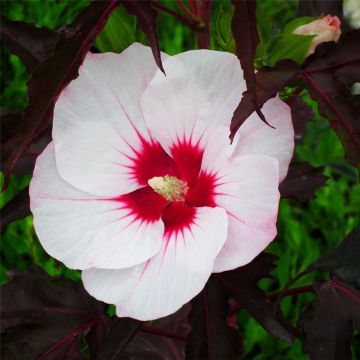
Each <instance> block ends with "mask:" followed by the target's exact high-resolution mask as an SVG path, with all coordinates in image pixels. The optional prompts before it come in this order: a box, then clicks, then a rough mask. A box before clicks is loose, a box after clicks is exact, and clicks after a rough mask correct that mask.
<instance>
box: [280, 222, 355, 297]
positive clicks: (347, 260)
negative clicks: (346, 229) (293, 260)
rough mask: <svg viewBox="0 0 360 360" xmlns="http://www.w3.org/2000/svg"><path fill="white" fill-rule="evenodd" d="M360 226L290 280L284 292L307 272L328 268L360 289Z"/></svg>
mask: <svg viewBox="0 0 360 360" xmlns="http://www.w3.org/2000/svg"><path fill="white" fill-rule="evenodd" d="M359 259H360V226H358V227H356V228H355V229H354V230H353V231H352V232H351V233H350V234H348V235H347V236H346V237H345V239H344V240H343V241H342V242H341V243H340V244H339V245H338V246H337V247H336V248H334V249H332V250H330V251H329V252H328V253H327V254H325V255H324V256H321V257H320V258H319V259H318V260H316V261H314V262H313V263H312V264H310V265H309V266H308V267H307V268H306V269H305V270H304V271H302V272H301V273H299V274H298V275H297V276H296V277H295V278H293V279H292V280H290V281H289V282H288V283H287V284H286V286H285V288H284V289H283V291H282V293H283V292H284V291H286V290H287V289H288V288H289V287H290V286H291V285H293V284H294V283H295V282H296V281H298V280H299V279H301V278H302V277H303V276H305V275H306V274H308V273H310V272H312V271H315V270H318V269H327V270H331V271H332V272H334V273H335V274H336V275H337V276H338V277H339V278H340V279H342V280H344V281H346V282H349V283H352V284H353V285H354V286H356V287H358V288H359V289H360V276H359V275H360V263H359Z"/></svg>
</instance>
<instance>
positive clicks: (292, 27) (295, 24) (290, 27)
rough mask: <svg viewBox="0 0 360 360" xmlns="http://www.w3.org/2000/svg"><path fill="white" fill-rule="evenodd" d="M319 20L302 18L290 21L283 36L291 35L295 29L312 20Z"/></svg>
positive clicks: (307, 17) (312, 17)
mask: <svg viewBox="0 0 360 360" xmlns="http://www.w3.org/2000/svg"><path fill="white" fill-rule="evenodd" d="M317 19H320V17H319V16H318V17H314V16H304V17H300V18H297V19H294V20H292V21H290V22H289V23H288V24H287V25H286V26H285V28H284V31H283V32H284V33H285V34H291V33H292V32H293V31H294V30H295V29H296V28H297V27H299V26H301V25H304V24H308V23H310V22H312V21H314V20H317Z"/></svg>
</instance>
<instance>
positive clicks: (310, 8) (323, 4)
mask: <svg viewBox="0 0 360 360" xmlns="http://www.w3.org/2000/svg"><path fill="white" fill-rule="evenodd" d="M342 3H343V2H342V0H299V8H298V15H299V16H323V15H332V16H337V17H338V18H339V19H340V20H342V19H343V4H342Z"/></svg>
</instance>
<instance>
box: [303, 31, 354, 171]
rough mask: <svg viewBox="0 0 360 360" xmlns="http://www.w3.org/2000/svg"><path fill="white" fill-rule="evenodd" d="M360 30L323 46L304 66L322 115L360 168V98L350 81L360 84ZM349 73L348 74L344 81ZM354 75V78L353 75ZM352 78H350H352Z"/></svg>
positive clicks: (310, 90) (304, 79)
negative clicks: (355, 94) (354, 94)
mask: <svg viewBox="0 0 360 360" xmlns="http://www.w3.org/2000/svg"><path fill="white" fill-rule="evenodd" d="M359 37H360V30H355V31H352V32H350V33H347V34H344V35H342V36H341V37H340V40H339V43H338V44H335V43H334V42H329V43H324V44H321V45H320V46H318V47H317V48H316V51H315V54H313V55H312V56H309V58H308V59H307V60H306V62H305V63H304V65H303V70H302V78H303V81H304V85H305V86H306V88H307V89H308V90H309V92H310V95H311V97H312V98H313V99H314V100H316V101H317V103H318V105H319V112H320V114H321V115H322V116H324V117H325V118H327V119H328V120H329V122H330V124H331V126H332V128H333V129H334V131H335V132H336V133H337V135H338V136H339V138H340V140H341V141H342V144H343V146H344V148H345V152H346V157H347V159H348V160H349V162H351V163H352V164H353V165H355V166H357V167H358V168H360V117H359V113H358V109H359V96H353V95H351V92H350V90H349V88H348V86H349V85H350V83H351V82H350V83H349V78H352V80H351V81H352V82H355V81H359V80H360V78H359V75H360V74H359V71H358V70H357V71H356V68H358V67H360V42H359ZM345 74H346V75H347V76H346V77H345V79H344V76H345ZM351 74H352V75H351ZM349 75H350V76H349Z"/></svg>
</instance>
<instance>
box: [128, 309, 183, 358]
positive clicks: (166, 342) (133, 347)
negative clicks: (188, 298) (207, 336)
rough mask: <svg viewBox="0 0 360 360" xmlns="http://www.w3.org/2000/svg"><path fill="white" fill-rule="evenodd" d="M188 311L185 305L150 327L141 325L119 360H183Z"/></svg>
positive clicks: (154, 322)
mask: <svg viewBox="0 0 360 360" xmlns="http://www.w3.org/2000/svg"><path fill="white" fill-rule="evenodd" d="M189 311H190V305H189V304H187V305H184V306H183V307H182V308H181V309H180V310H178V311H177V312H176V313H175V314H172V315H170V316H167V317H165V318H162V319H159V320H155V321H152V322H151V326H149V325H146V324H143V325H142V327H141V328H140V331H139V332H138V333H137V335H136V337H135V338H134V339H133V340H132V341H131V342H130V343H129V345H128V347H127V348H126V351H125V352H124V354H123V357H122V358H121V359H124V360H132V359H149V360H151V359H154V360H155V359H156V360H158V359H161V360H183V359H184V357H185V340H186V335H187V334H188V332H189V330H190V326H189V323H188V316H189Z"/></svg>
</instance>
